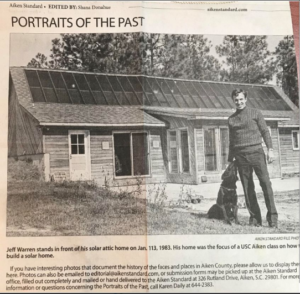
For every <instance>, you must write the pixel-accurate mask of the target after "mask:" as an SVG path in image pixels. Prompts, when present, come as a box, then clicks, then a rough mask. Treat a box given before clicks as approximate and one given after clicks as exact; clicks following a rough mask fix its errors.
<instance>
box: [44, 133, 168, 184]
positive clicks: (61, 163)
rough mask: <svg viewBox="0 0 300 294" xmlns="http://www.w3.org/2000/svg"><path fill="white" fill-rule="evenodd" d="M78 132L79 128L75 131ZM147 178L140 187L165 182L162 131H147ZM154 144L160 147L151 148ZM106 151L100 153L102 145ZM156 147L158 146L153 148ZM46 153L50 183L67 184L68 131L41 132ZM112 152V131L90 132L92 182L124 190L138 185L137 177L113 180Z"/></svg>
mask: <svg viewBox="0 0 300 294" xmlns="http://www.w3.org/2000/svg"><path fill="white" fill-rule="evenodd" d="M77 129H78V128H77ZM148 134H149V146H150V172H151V175H150V176H146V177H141V179H142V183H143V184H144V183H159V182H165V181H166V174H165V168H164V161H163V154H162V144H161V136H162V134H161V131H159V130H149V131H148ZM154 141H156V142H158V146H159V147H155V146H154ZM104 142H106V143H108V146H109V148H108V149H103V143H104ZM156 145H157V144H156ZM44 146H45V152H46V153H49V157H50V175H51V176H52V178H53V179H56V178H59V179H65V180H70V168H69V142H68V129H67V128H48V129H44ZM113 157H114V151H113V132H112V130H99V129H91V130H90V159H91V179H92V180H95V181H96V182H97V183H98V184H99V185H105V184H106V185H108V186H123V185H134V184H136V183H137V178H136V177H126V178H116V177H115V176H114V158H113Z"/></svg>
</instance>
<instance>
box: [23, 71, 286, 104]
mask: <svg viewBox="0 0 300 294" xmlns="http://www.w3.org/2000/svg"><path fill="white" fill-rule="evenodd" d="M25 73H26V77H27V81H28V84H29V87H30V90H31V94H32V97H33V101H34V102H48V103H72V104H98V105H148V106H162V107H175V108H216V109H230V108H234V107H235V106H234V104H233V101H232V99H231V92H232V91H233V90H234V89H235V88H236V87H242V88H244V89H245V90H246V91H247V92H248V104H249V106H250V107H254V108H259V109H262V110H291V108H290V107H289V105H288V104H287V103H286V102H285V101H284V100H283V99H282V97H281V96H280V95H279V94H278V93H277V92H276V91H275V89H274V88H273V87H271V86H270V87H266V86H259V85H255V86H254V85H251V84H249V85H241V86H239V85H238V84H230V83H217V82H201V81H188V80H175V79H167V78H158V77H144V76H138V77H137V76H124V75H122V76H121V75H105V74H95V73H78V72H77V73H73V72H60V71H54V70H39V69H26V70H25Z"/></svg>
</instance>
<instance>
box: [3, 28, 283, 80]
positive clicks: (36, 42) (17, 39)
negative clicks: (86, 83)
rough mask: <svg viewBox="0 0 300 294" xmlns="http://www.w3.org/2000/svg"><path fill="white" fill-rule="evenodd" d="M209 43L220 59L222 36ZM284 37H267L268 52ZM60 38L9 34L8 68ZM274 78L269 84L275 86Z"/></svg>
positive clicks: (47, 52) (24, 62) (46, 49)
mask: <svg viewBox="0 0 300 294" xmlns="http://www.w3.org/2000/svg"><path fill="white" fill-rule="evenodd" d="M204 37H205V38H207V39H208V40H210V41H211V43H212V45H213V47H212V48H211V51H210V53H211V54H212V55H213V56H215V57H216V58H218V59H220V57H219V56H218V54H217V53H216V51H215V46H216V45H220V44H221V43H222V41H223V38H224V35H204ZM283 37H284V36H268V37H267V42H268V46H269V51H271V52H272V51H274V50H275V47H276V46H277V45H278V43H279V41H280V40H282V39H283ZM55 38H60V34H11V35H10V56H9V64H10V66H26V65H27V64H28V62H30V60H31V59H32V58H33V57H35V56H36V54H37V53H43V54H44V55H45V56H49V55H50V54H51V51H50V48H51V40H53V39H55ZM275 82H276V81H275V77H274V78H273V80H272V81H270V84H275Z"/></svg>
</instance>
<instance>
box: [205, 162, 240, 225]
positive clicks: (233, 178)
mask: <svg viewBox="0 0 300 294" xmlns="http://www.w3.org/2000/svg"><path fill="white" fill-rule="evenodd" d="M222 180H223V181H222V183H221V187H220V189H219V193H218V198H217V203H216V204H214V205H213V206H212V207H211V208H210V209H209V211H208V213H207V214H208V218H215V219H221V220H222V219H223V220H225V222H226V223H228V224H230V225H231V220H232V219H234V220H235V223H236V224H239V221H238V205H237V193H236V182H237V180H238V177H237V167H236V165H235V163H234V162H232V163H230V164H229V165H228V167H227V168H226V170H225V171H224V173H223V174H222Z"/></svg>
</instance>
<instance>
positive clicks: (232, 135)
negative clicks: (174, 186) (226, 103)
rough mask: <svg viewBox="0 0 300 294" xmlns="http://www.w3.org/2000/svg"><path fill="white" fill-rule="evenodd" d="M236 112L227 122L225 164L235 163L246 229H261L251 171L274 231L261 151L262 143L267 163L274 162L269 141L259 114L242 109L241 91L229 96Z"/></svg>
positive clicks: (270, 193)
mask: <svg viewBox="0 0 300 294" xmlns="http://www.w3.org/2000/svg"><path fill="white" fill-rule="evenodd" d="M232 99H233V101H234V103H235V106H236V112H235V113H234V114H233V115H231V116H230V117H229V119H228V126H229V155H228V161H229V162H232V161H233V159H235V160H236V163H237V166H238V170H239V174H240V178H241V182H242V185H243V189H244V194H245V199H246V204H247V208H248V210H249V212H250V221H249V223H250V225H252V224H253V225H257V226H261V225H262V218H261V212H260V208H259V205H258V202H257V198H256V193H255V187H254V181H253V170H254V171H255V174H256V175H257V177H258V179H259V183H260V185H261V187H262V190H263V193H264V198H265V203H266V206H267V210H268V212H267V221H268V223H269V226H270V227H277V220H278V214H277V210H276V206H275V202H274V195H273V190H272V185H271V181H270V178H269V173H268V169H267V164H266V156H265V153H264V151H263V149H262V145H261V144H262V139H261V138H263V140H264V142H265V144H266V146H267V148H268V155H267V160H268V162H269V163H271V162H272V161H273V160H274V155H273V148H272V139H271V135H270V132H269V130H268V127H267V124H266V122H265V120H264V118H263V116H262V114H261V112H260V111H259V110H257V109H254V108H249V107H247V106H246V103H247V93H246V92H245V91H244V90H242V89H236V90H234V91H233V92H232Z"/></svg>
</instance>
